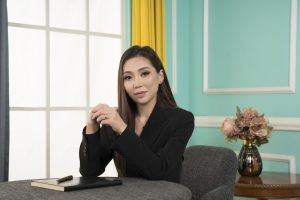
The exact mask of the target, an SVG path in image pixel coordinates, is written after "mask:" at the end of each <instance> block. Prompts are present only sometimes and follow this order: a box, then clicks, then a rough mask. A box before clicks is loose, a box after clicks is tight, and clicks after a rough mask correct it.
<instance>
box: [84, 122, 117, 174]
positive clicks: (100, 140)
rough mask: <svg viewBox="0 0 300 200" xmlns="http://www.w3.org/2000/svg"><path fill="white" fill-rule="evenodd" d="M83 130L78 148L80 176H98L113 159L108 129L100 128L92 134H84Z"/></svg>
mask: <svg viewBox="0 0 300 200" xmlns="http://www.w3.org/2000/svg"><path fill="white" fill-rule="evenodd" d="M85 129H86V127H85V128H84V129H83V136H82V142H81V144H80V148H79V160H80V169H79V171H80V173H81V175H82V176H99V175H100V174H102V173H103V172H104V171H105V167H106V166H107V164H108V163H109V162H110V161H111V159H112V158H113V150H112V149H111V145H112V142H113V141H114V139H113V137H112V136H113V135H112V134H109V133H110V131H109V129H108V127H104V126H102V127H101V128H99V130H98V131H97V132H96V133H94V134H89V135H87V134H85Z"/></svg>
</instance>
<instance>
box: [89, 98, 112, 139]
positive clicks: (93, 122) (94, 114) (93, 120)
mask: <svg viewBox="0 0 300 200" xmlns="http://www.w3.org/2000/svg"><path fill="white" fill-rule="evenodd" d="M108 108H109V106H108V105H107V104H101V103H100V104H98V105H97V106H95V107H94V108H92V109H91V111H90V113H89V115H88V119H87V125H86V131H85V132H86V134H93V133H96V132H97V131H98V129H99V125H100V123H101V120H100V121H98V122H97V118H98V117H100V118H101V117H102V116H101V113H104V111H105V110H107V109H108ZM103 119H104V116H103Z"/></svg>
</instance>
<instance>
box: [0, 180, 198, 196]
mask: <svg viewBox="0 0 300 200" xmlns="http://www.w3.org/2000/svg"><path fill="white" fill-rule="evenodd" d="M122 181H123V184H122V185H118V186H109V187H101V188H92V189H84V190H76V191H70V192H61V191H55V190H48V189H43V188H37V187H31V186H30V183H31V181H30V180H25V181H12V182H2V183H0V200H2V199H3V200H4V199H5V200H21V199H22V200H29V199H30V200H40V199H46V200H79V199H80V200H82V199H83V200H84V199H88V200H99V199H100V200H102V199H103V200H129V199H130V200H140V199H141V200H142V199H143V200H150V199H151V200H155V199H160V200H190V199H191V197H192V193H191V191H190V190H189V189H188V188H187V187H185V186H183V185H181V184H178V183H172V182H168V181H149V180H144V179H137V178H122Z"/></svg>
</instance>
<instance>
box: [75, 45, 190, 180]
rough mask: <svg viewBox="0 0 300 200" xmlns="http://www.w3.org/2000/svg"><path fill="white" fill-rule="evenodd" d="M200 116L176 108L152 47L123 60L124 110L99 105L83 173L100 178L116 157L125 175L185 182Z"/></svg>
mask: <svg viewBox="0 0 300 200" xmlns="http://www.w3.org/2000/svg"><path fill="white" fill-rule="evenodd" d="M193 129H194V116H193V114H192V113H191V112H188V111H185V110H183V109H181V108H178V107H177V106H176V102H175V100H174V97H173V95H172V92H171V89H170V86H169V82H168V79H167V77H166V73H165V70H164V68H163V65H162V62H161V61H160V59H159V57H158V56H157V54H156V53H155V51H154V50H153V49H151V48H150V47H148V46H144V47H140V46H132V47H130V48H129V49H128V50H126V51H125V52H124V54H123V56H122V58H121V61H120V65H119V73H118V108H114V107H110V106H108V105H106V104H98V105H97V106H95V107H94V108H93V109H92V110H91V112H90V114H89V117H88V122H87V125H86V127H85V128H84V130H83V139H82V143H81V145H80V173H81V174H82V175H83V176H98V175H100V174H102V173H103V172H104V170H105V167H106V165H107V164H108V163H109V162H110V161H111V159H112V158H114V161H115V164H116V168H117V170H118V174H119V176H129V177H143V178H147V179H152V180H168V181H174V182H179V177H180V171H181V167H182V160H183V159H182V158H183V157H182V155H183V152H184V150H185V147H186V145H187V142H188V140H189V138H190V136H191V134H192V132H193Z"/></svg>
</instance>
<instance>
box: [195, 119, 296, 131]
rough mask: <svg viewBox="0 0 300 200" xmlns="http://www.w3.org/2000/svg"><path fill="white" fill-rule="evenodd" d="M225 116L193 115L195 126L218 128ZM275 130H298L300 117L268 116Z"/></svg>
mask: <svg viewBox="0 0 300 200" xmlns="http://www.w3.org/2000/svg"><path fill="white" fill-rule="evenodd" d="M225 118H226V117H225V116H195V126H196V127H213V128H220V127H221V124H222V122H223V120H224V119H225ZM268 119H269V121H270V123H271V124H272V126H273V127H274V130H276V131H300V118H296V117H294V118H292V117H269V118H268Z"/></svg>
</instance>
